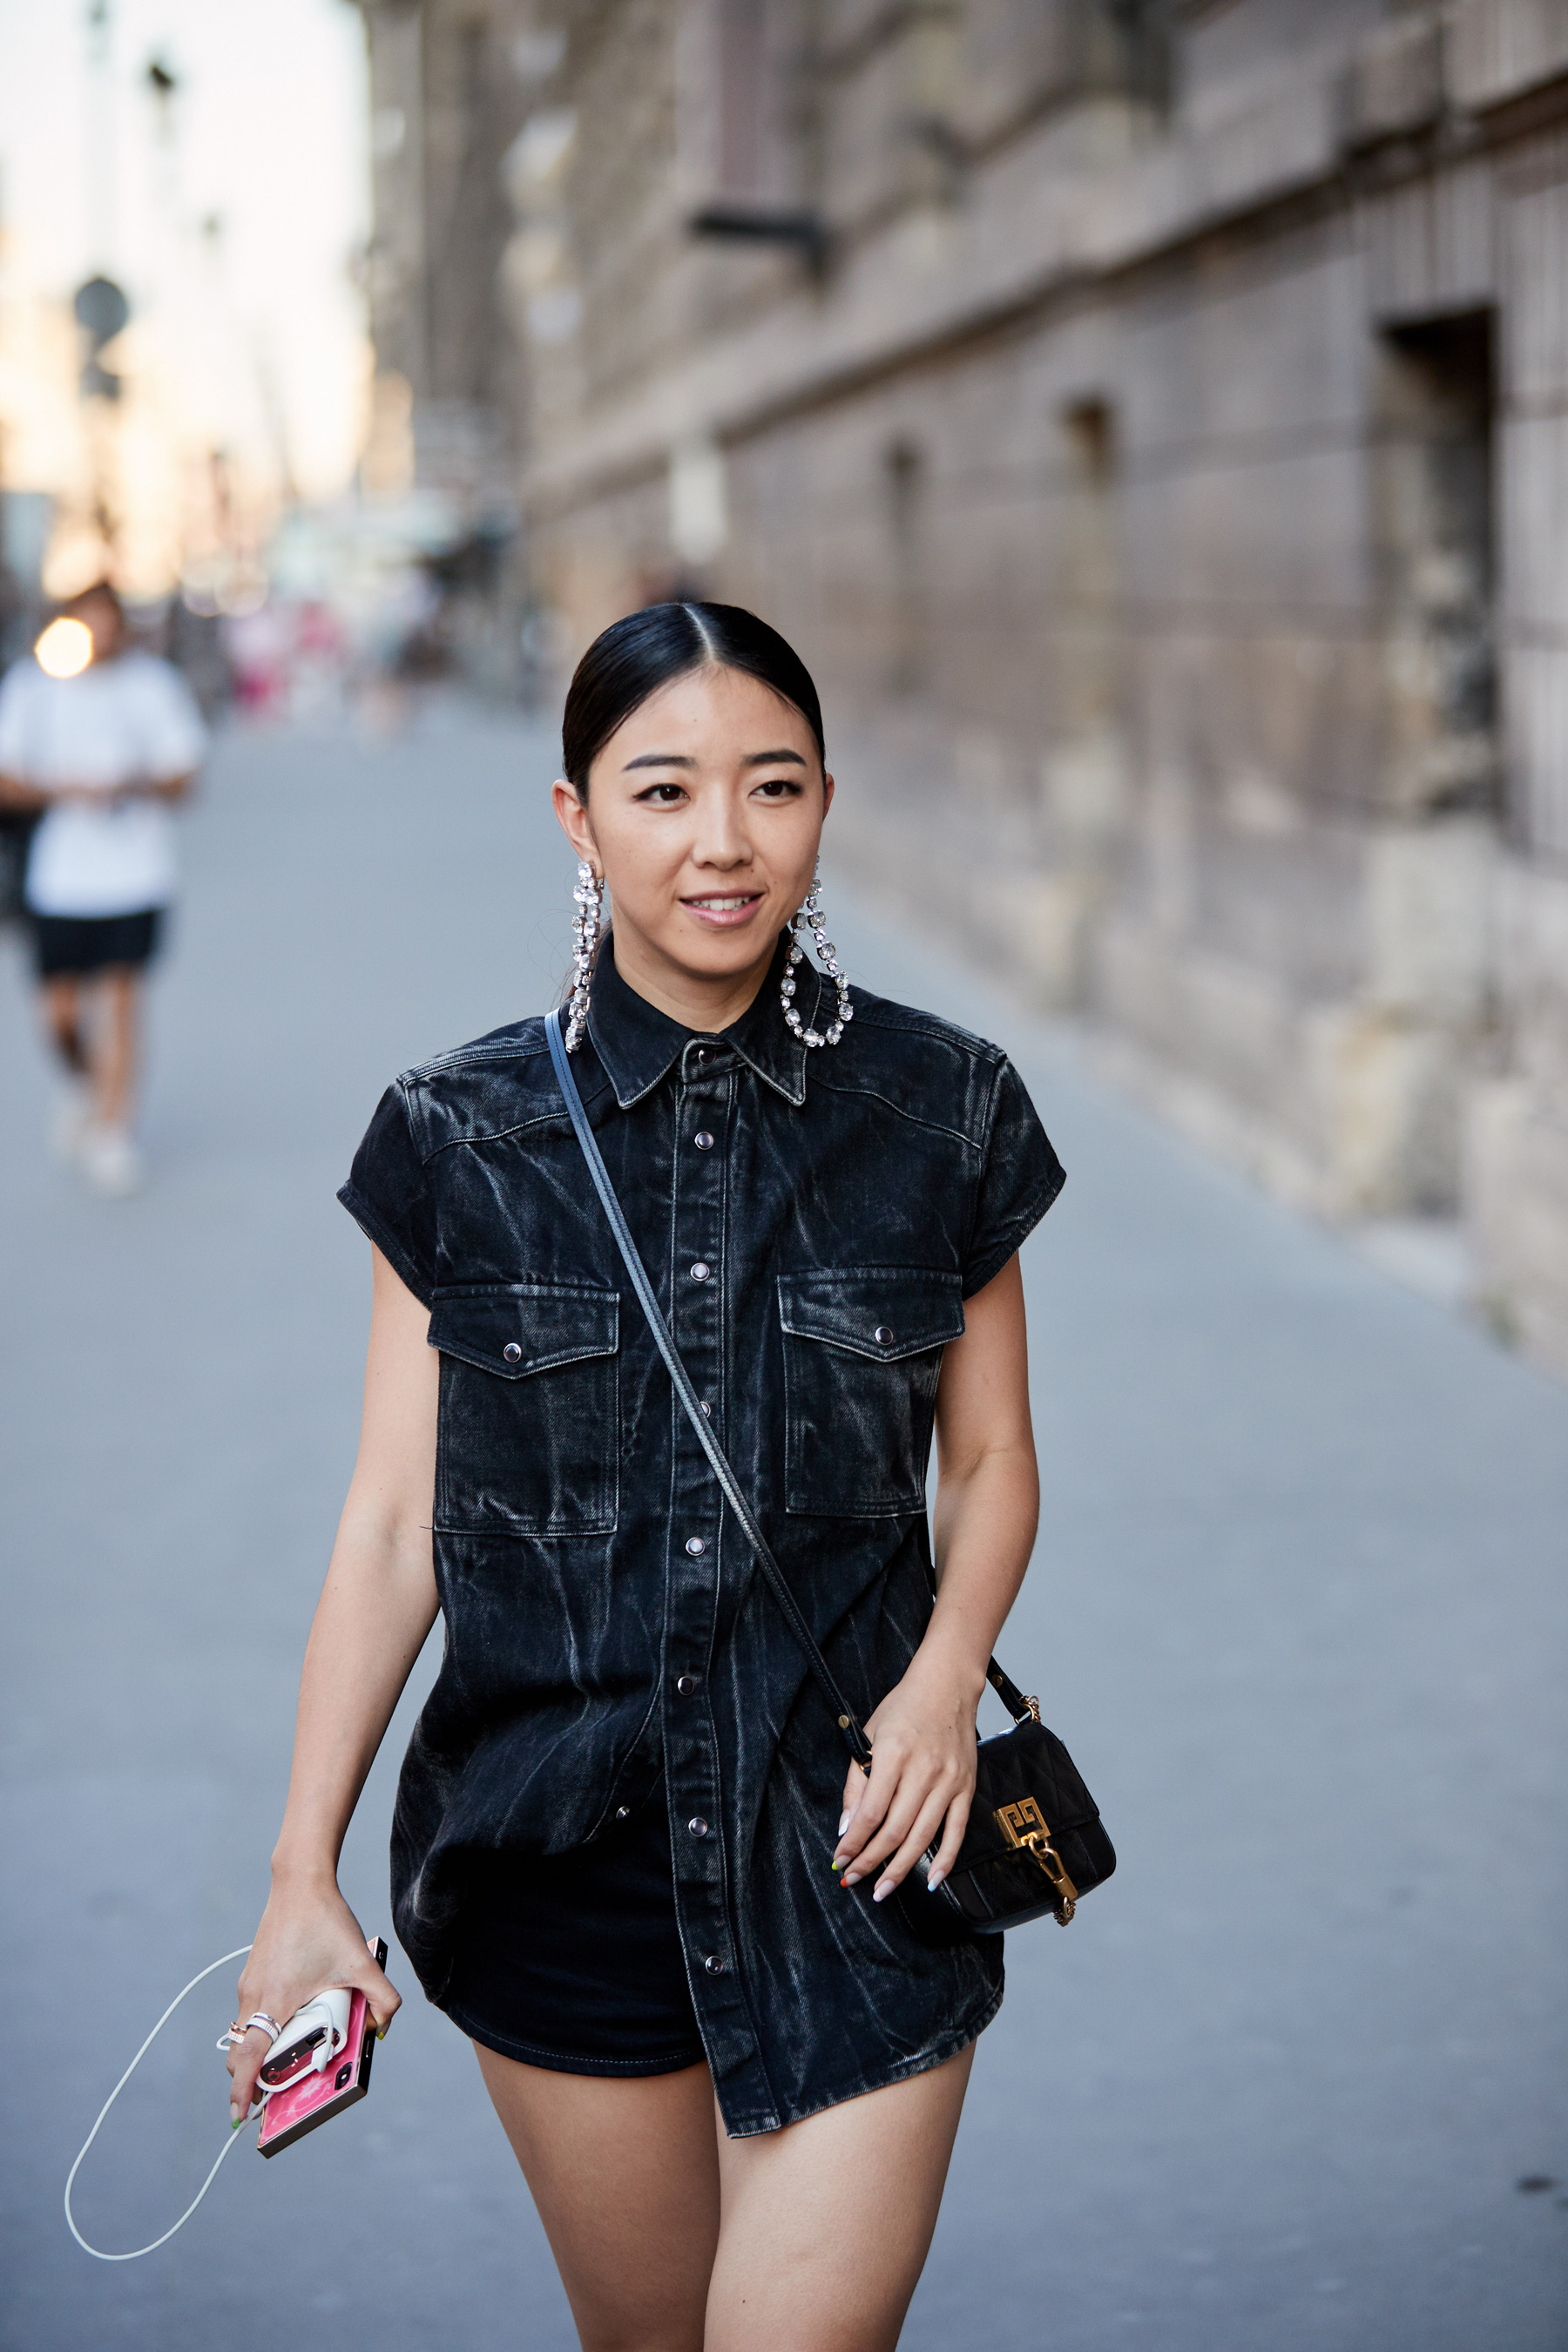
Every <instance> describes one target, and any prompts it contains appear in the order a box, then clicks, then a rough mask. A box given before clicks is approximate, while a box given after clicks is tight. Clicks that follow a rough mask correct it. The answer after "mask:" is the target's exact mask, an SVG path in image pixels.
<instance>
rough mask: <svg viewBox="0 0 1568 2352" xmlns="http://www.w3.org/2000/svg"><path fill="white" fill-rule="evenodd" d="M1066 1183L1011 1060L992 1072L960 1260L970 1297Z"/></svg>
mask: <svg viewBox="0 0 1568 2352" xmlns="http://www.w3.org/2000/svg"><path fill="white" fill-rule="evenodd" d="M1066 1181H1067V1171H1066V1170H1065V1169H1064V1168H1063V1166H1062V1163H1061V1161H1060V1160H1058V1158H1057V1155H1056V1153H1055V1152H1054V1151H1053V1150H1052V1149H1051V1145H1050V1139H1049V1138H1048V1136H1047V1133H1046V1130H1045V1129H1044V1128H1043V1127H1042V1126H1041V1125H1040V1121H1039V1118H1038V1115H1037V1112H1036V1109H1035V1106H1034V1104H1033V1103H1032V1102H1031V1101H1030V1100H1029V1097H1028V1093H1027V1090H1026V1087H1025V1085H1024V1082H1023V1080H1022V1078H1020V1076H1018V1073H1017V1071H1016V1069H1015V1068H1014V1067H1013V1065H1012V1063H1011V1062H1004V1063H1003V1064H1002V1066H1001V1068H1000V1069H999V1070H998V1071H997V1073H996V1083H995V1086H994V1088H993V1091H992V1096H991V1115H990V1124H989V1131H988V1133H987V1136H986V1142H985V1160H984V1166H983V1167H982V1169H981V1171H980V1184H979V1191H978V1195H977V1198H976V1201H975V1210H974V1223H973V1227H972V1229H971V1232H970V1236H969V1246H968V1248H967V1250H966V1251H965V1253H964V1260H963V1295H964V1297H965V1298H973V1296H974V1294H975V1292H976V1291H977V1290H983V1289H984V1287H985V1285H986V1284H987V1283H988V1282H989V1281H990V1280H991V1277H992V1276H993V1275H996V1274H1000V1273H1001V1271H1002V1268H1003V1267H1004V1266H1005V1265H1006V1263H1007V1261H1008V1259H1009V1258H1010V1257H1011V1256H1012V1255H1013V1254H1014V1252H1015V1251H1016V1249H1018V1248H1019V1247H1020V1246H1021V1245H1022V1244H1023V1243H1024V1242H1025V1241H1026V1239H1027V1238H1028V1236H1029V1234H1032V1233H1033V1231H1034V1229H1035V1227H1036V1226H1037V1224H1038V1223H1039V1222H1040V1219H1041V1218H1042V1217H1043V1216H1044V1215H1045V1213H1046V1211H1047V1209H1048V1208H1049V1207H1050V1205H1051V1202H1053V1201H1054V1200H1055V1199H1056V1197H1057V1194H1058V1192H1060V1191H1061V1189H1062V1186H1063V1185H1064V1184H1065V1183H1066Z"/></svg>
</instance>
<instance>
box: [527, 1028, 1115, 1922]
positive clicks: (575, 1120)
mask: <svg viewBox="0 0 1568 2352" xmlns="http://www.w3.org/2000/svg"><path fill="white" fill-rule="evenodd" d="M544 1027H545V1034H546V1036H547V1037H548V1039H549V1042H550V1055H551V1059H552V1062H553V1063H554V1065H555V1075H556V1076H557V1078H558V1079H559V1080H560V1083H561V1091H562V1094H563V1096H564V1097H565V1100H566V1108H567V1110H568V1111H569V1112H570V1114H571V1118H572V1125H573V1127H574V1129H575V1130H576V1135H577V1140H578V1142H579V1143H580V1144H581V1145H582V1147H583V1157H584V1160H586V1161H587V1163H588V1173H589V1174H590V1176H592V1178H593V1180H594V1188H595V1192H597V1193H598V1195H599V1198H600V1200H601V1201H602V1202H604V1206H605V1215H606V1216H607V1217H608V1219H609V1221H610V1230H611V1232H612V1233H613V1234H615V1237H616V1247H617V1248H618V1249H619V1251H620V1253H621V1255H622V1257H623V1258H624V1259H625V1260H626V1272H627V1274H628V1275H629V1276H631V1283H632V1288H633V1289H634V1290H635V1291H636V1292H637V1303H638V1305H639V1306H640V1307H641V1308H642V1311H643V1313H644V1314H645V1315H646V1316H647V1321H648V1328H649V1329H650V1330H651V1331H652V1333H653V1336H654V1339H655V1340H656V1341H657V1342H658V1351H659V1353H660V1355H661V1356H662V1357H663V1358H664V1360H665V1362H666V1364H667V1365H668V1368H669V1377H670V1379H671V1380H672V1381H674V1383H675V1393H676V1395H677V1396H678V1397H679V1400H680V1402H681V1404H682V1406H683V1407H684V1409H685V1412H686V1416H687V1419H688V1420H689V1422H690V1423H691V1426H692V1428H693V1429H694V1430H695V1431H696V1433H697V1437H698V1441H699V1443H700V1445H701V1447H702V1451H703V1453H704V1454H706V1455H707V1457H708V1461H709V1464H710V1467H711V1469H712V1472H713V1475H714V1476H715V1477H716V1478H717V1480H718V1481H719V1485H720V1487H721V1491H722V1493H723V1496H724V1499H725V1501H726V1502H727V1503H728V1504H729V1506H730V1508H731V1511H733V1513H734V1515H735V1517H736V1518H737V1519H738V1520H739V1522H740V1525H741V1528H742V1533H743V1534H744V1536H745V1538H746V1540H747V1542H748V1543H749V1544H750V1546H751V1548H752V1551H753V1553H754V1554H755V1555H756V1561H757V1566H758V1567H759V1568H760V1569H761V1570H762V1572H763V1577H764V1579H765V1580H766V1582H767V1585H768V1589H769V1591H771V1592H772V1594H773V1599H774V1600H775V1601H777V1603H778V1605H779V1607H780V1608H781V1609H782V1610H783V1612H784V1619H785V1622H787V1624H788V1626H789V1629H790V1631H791V1633H793V1634H794V1635H795V1640H796V1641H797V1642H798V1643H800V1646H801V1648H802V1650H803V1651H804V1652H805V1658H806V1663H807V1664H808V1665H809V1666H810V1668H811V1671H812V1674H813V1675H815V1677H816V1683H817V1685H818V1687H819V1689H820V1690H821V1691H822V1693H823V1695H824V1696H825V1697H826V1700H827V1702H828V1705H829V1706H831V1707H832V1709H833V1712H834V1714H835V1715H836V1716H837V1718H838V1728H839V1730H840V1731H842V1732H843V1734H844V1736H845V1738H846V1740H847V1743H848V1748H849V1752H850V1754H851V1756H852V1757H853V1758H854V1759H855V1761H856V1763H857V1764H858V1765H859V1767H860V1769H861V1770H862V1771H863V1772H869V1771H870V1769H871V1748H870V1742H869V1741H868V1738H867V1737H866V1734H865V1733H864V1731H863V1730H862V1729H861V1727H860V1725H859V1723H858V1720H857V1718H856V1715H855V1711H854V1709H853V1707H851V1706H850V1705H849V1702H848V1701H847V1698H846V1697H845V1696H844V1694H843V1692H842V1691H841V1690H840V1689H839V1687H838V1684H837V1680H836V1678H835V1676H834V1674H833V1670H832V1668H831V1667H830V1666H829V1665H828V1663H827V1661H826V1658H825V1657H824V1656H823V1654H822V1652H821V1651H820V1649H818V1647H817V1645H816V1640H815V1638H814V1636H813V1634H812V1631H811V1628H810V1626H809V1625H808V1624H807V1623H806V1622H805V1617H804V1616H803V1615H802V1614H801V1611H800V1607H799V1604H798V1603H797V1601H796V1600H795V1595H794V1593H793V1592H792V1591H790V1588H789V1586H788V1584H787V1583H786V1582H785V1580H784V1570H782V1569H781V1568H780V1566H779V1564H778V1562H777V1560H776V1559H774V1558H773V1552H772V1550H771V1549H770V1548H769V1545H768V1540H767V1538H766V1537H765V1536H764V1535H763V1531H762V1528H760V1527H759V1526H758V1524H757V1519H756V1515H755V1513H754V1512H753V1511H752V1507H751V1505H750V1504H749V1503H748V1502H747V1500H746V1497H745V1496H744V1494H743V1493H742V1490H741V1487H740V1485H739V1483H738V1481H737V1480H736V1477H735V1474H734V1472H733V1471H732V1470H731V1467H730V1463H729V1458H728V1456H727V1455H726V1454H725V1453H724V1450H723V1448H722V1446H721V1444H720V1443H719V1441H718V1439H717V1437H715V1435H714V1434H713V1430H712V1426H711V1424H710V1422H709V1420H708V1417H707V1415H706V1414H705V1413H704V1412H703V1410H702V1407H701V1405H700V1402H699V1401H698V1396H697V1391H696V1390H695V1389H694V1388H693V1387H692V1385H691V1381H690V1377H689V1374H688V1372H687V1370H686V1367H685V1365H684V1364H683V1363H682V1362H681V1360H680V1358H679V1354H678V1353H677V1351H676V1346H675V1341H674V1340H673V1339H671V1337H670V1333H669V1327H668V1324H667V1323H666V1321H665V1319H664V1317H663V1315H662V1314H661V1313H660V1311H659V1305H658V1299H657V1298H656V1297H654V1292H653V1286H652V1284H651V1283H650V1282H649V1280H648V1278H647V1270H646V1268H645V1267H644V1265H643V1262H642V1259H641V1258H640V1257H639V1256H638V1255H637V1244H636V1243H635V1242H634V1241H633V1239H632V1235H631V1228H630V1226H629V1225H628V1224H627V1223H626V1217H625V1216H624V1214H623V1213H622V1210H621V1204H620V1202H619V1201H618V1200H617V1199H616V1190H615V1187H614V1185H613V1184H612V1183H611V1181H610V1176H609V1171H608V1170H607V1169H606V1167H605V1162H604V1158H603V1155H602V1154H601V1152H600V1150H599V1146H598V1143H597V1142H596V1140H595V1136H594V1130H593V1129H592V1128H591V1127H590V1126H589V1124H588V1114H587V1112H586V1111H585V1110H584V1108H583V1098H582V1097H581V1095H580V1094H579V1093H578V1091H577V1081H576V1079H575V1078H574V1076H573V1074H572V1065H571V1063H570V1062H569V1061H568V1060H567V1058H566V1047H565V1044H564V1042H563V1038H562V1034H561V1015H560V1013H559V1012H552V1013H549V1014H548V1015H547V1016H546V1019H545V1024H544ZM985 1678H986V1680H987V1682H989V1684H990V1685H991V1687H992V1689H993V1690H994V1691H995V1692H996V1694H997V1696H998V1697H999V1698H1000V1699H1001V1701H1002V1704H1003V1705H1004V1706H1005V1708H1006V1709H1007V1712H1008V1714H1009V1715H1011V1716H1012V1717H1013V1727H1012V1729H1011V1730H1010V1731H1004V1732H1001V1733H999V1734H998V1735H997V1737H996V1738H994V1739H982V1740H981V1741H979V1743H978V1749H979V1754H978V1769H977V1775H976V1780H975V1787H974V1801H973V1805H972V1806H971V1808H970V1813H969V1823H968V1827H967V1828H966V1830H965V1832H964V1836H963V1845H962V1847H961V1848H960V1850H959V1854H958V1859H957V1860H956V1862H955V1863H954V1864H953V1865H952V1870H951V1871H950V1872H949V1874H948V1875H947V1876H946V1878H944V1879H943V1880H942V1883H941V1885H939V1886H938V1888H937V1890H936V1899H935V1901H934V1902H933V1901H932V1900H931V1899H930V1895H929V1893H928V1891H927V1890H926V1888H925V1886H924V1884H923V1882H924V1880H925V1877H926V1874H927V1872H928V1871H929V1869H930V1866H931V1854H932V1853H934V1852H935V1848H934V1846H933V1847H932V1848H931V1852H930V1853H925V1854H922V1855H921V1859H920V1861H919V1862H918V1863H917V1864H916V1865H915V1874H918V1876H919V1878H920V1880H921V1887H920V1889H919V1891H918V1893H917V1894H915V1895H914V1899H911V1900H910V1901H907V1902H905V1903H904V1904H903V1906H902V1907H903V1911H904V1916H905V1917H906V1918H907V1919H908V1920H909V1921H910V1925H911V1927H914V1929H915V1931H916V1932H917V1934H919V1935H920V1936H921V1937H922V1938H923V1939H924V1940H926V1941H928V1942H941V1943H951V1942H952V1941H953V1940H954V1938H955V1937H962V1936H963V1935H964V1934H966V1933H967V1934H979V1935H995V1934H998V1933H999V1932H1000V1931H1001V1930H1002V1929H1003V1928H1005V1927H1022V1926H1023V1925H1024V1924H1025V1922H1026V1920H1029V1919H1039V1918H1043V1917H1044V1916H1045V1915H1046V1914H1047V1912H1049V1913H1050V1915H1051V1916H1052V1917H1053V1918H1055V1919H1057V1920H1058V1922H1059V1923H1060V1925H1061V1926H1062V1927H1066V1926H1067V1924H1068V1920H1069V1919H1070V1918H1071V1917H1072V1916H1073V1913H1074V1911H1075V1910H1076V1908H1077V1906H1078V1905H1079V1901H1080V1899H1081V1898H1082V1897H1083V1896H1084V1895H1088V1894H1089V1893H1090V1892H1091V1890H1092V1889H1093V1888H1095V1887H1096V1886H1099V1885H1102V1884H1103V1882H1104V1881H1105V1880H1106V1879H1108V1878H1109V1877H1110V1874H1111V1872H1112V1871H1113V1870H1114V1869H1115V1867H1116V1853H1115V1849H1114V1848H1113V1846H1112V1845H1111V1843H1110V1838H1109V1837H1107V1835H1106V1833H1105V1831H1104V1828H1103V1827H1102V1825H1101V1822H1100V1810H1099V1807H1098V1806H1097V1805H1096V1804H1095V1801H1094V1799H1093V1798H1092V1797H1091V1796H1090V1795H1089V1790H1087V1789H1086V1788H1085V1786H1084V1784H1083V1781H1082V1780H1081V1778H1080V1777H1079V1771H1078V1769H1077V1767H1076V1766H1075V1765H1074V1763H1073V1760H1072V1758H1071V1757H1070V1756H1069V1755H1068V1752H1067V1749H1066V1748H1064V1747H1063V1745H1062V1743H1061V1741H1060V1740H1059V1739H1058V1738H1057V1736H1056V1734H1055V1732H1054V1731H1049V1730H1047V1727H1046V1726H1045V1725H1044V1724H1043V1723H1042V1722H1041V1721H1040V1703H1039V1701H1038V1699H1033V1698H1026V1697H1025V1696H1024V1695H1023V1693H1022V1691H1020V1690H1019V1688H1018V1685H1016V1683H1015V1682H1012V1681H1010V1680H1009V1678H1008V1677H1007V1675H1005V1674H1004V1673H1003V1671H1002V1669H1001V1667H1000V1666H999V1665H998V1664H997V1663H996V1661H995V1659H994V1658H993V1659H992V1660H991V1661H990V1663H989V1664H988V1665H987V1666H986V1669H985ZM911 1875H913V1874H911ZM910 1892H911V1890H910V1887H909V1885H908V1882H907V1881H906V1883H905V1885H904V1886H903V1887H901V1888H900V1895H905V1894H909V1893H910Z"/></svg>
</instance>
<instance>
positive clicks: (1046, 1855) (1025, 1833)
mask: <svg viewBox="0 0 1568 2352" xmlns="http://www.w3.org/2000/svg"><path fill="white" fill-rule="evenodd" d="M996 1826H997V1828H998V1829H999V1830H1000V1831H1001V1832H1002V1834H1003V1836H1004V1837H1005V1839H1006V1841H1007V1843H1008V1844H1009V1845H1013V1846H1016V1847H1018V1848H1019V1850H1020V1851H1021V1852H1022V1853H1032V1854H1033V1855H1034V1857H1035V1860H1036V1861H1037V1863H1038V1864H1039V1865H1040V1868H1041V1869H1042V1870H1043V1871H1044V1872H1045V1874H1046V1876H1047V1878H1048V1879H1049V1880H1050V1882H1051V1885H1053V1886H1054V1887H1055V1889H1056V1893H1057V1903H1056V1915H1057V1925H1058V1927H1066V1926H1067V1924H1068V1920H1069V1919H1070V1918H1071V1917H1072V1915H1073V1913H1074V1912H1075V1911H1076V1910H1077V1909H1078V1888H1077V1887H1076V1886H1075V1885H1073V1883H1072V1880H1071V1879H1070V1878H1069V1877H1068V1874H1067V1872H1066V1870H1065V1869H1064V1868H1063V1867H1062V1858H1061V1856H1060V1854H1059V1853H1058V1852H1057V1850H1056V1848H1055V1846H1054V1845H1053V1844H1052V1843H1051V1832H1050V1829H1049V1826H1048V1824H1047V1821H1046V1817H1045V1815H1044V1813H1042V1812H1041V1811H1040V1809H1039V1807H1038V1805H1037V1804H1036V1802H1035V1801H1034V1799H1033V1797H1021V1798H1020V1799H1019V1801H1018V1802H1017V1803H1016V1805H998V1806H997V1808H996Z"/></svg>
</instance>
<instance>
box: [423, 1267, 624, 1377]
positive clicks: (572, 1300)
mask: <svg viewBox="0 0 1568 2352" xmlns="http://www.w3.org/2000/svg"><path fill="white" fill-rule="evenodd" d="M620 1312H621V1300H620V1293H619V1292H618V1291H615V1290H596V1289H592V1288H590V1287H589V1286H587V1285H586V1284H579V1283H572V1282H509V1283H498V1284H495V1285H493V1286H487V1287H486V1288H484V1289H482V1290H479V1289H476V1290H446V1291H437V1294H436V1302H435V1305H434V1306H433V1307H432V1308H431V1310H430V1345H431V1346H432V1347H433V1348H439V1349H440V1350H441V1353H442V1354H443V1355H444V1356H458V1357H460V1358H461V1359H462V1360H463V1362H464V1363H465V1364H476V1365H477V1366H478V1367H479V1370H480V1371H482V1372H499V1373H500V1377H501V1379H502V1380H505V1381H521V1380H525V1379H526V1378H527V1376H528V1374H529V1373H530V1372H545V1371H548V1370H550V1369H551V1367H552V1365H555V1364H575V1363H580V1362H581V1361H582V1360H584V1358H585V1357H588V1356H613V1355H614V1354H615V1352H616V1348H617V1346H618V1345H619V1343H620Z"/></svg>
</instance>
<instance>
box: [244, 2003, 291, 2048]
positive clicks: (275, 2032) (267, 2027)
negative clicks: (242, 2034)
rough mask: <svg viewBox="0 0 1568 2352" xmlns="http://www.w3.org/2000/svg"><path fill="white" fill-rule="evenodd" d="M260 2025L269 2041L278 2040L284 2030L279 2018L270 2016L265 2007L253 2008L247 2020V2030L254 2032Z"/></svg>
mask: <svg viewBox="0 0 1568 2352" xmlns="http://www.w3.org/2000/svg"><path fill="white" fill-rule="evenodd" d="M258 2026H259V2027H260V2029H261V2031H262V2032H263V2033H265V2034H266V2036H267V2038H268V2041H269V2042H276V2041H277V2039H278V2036H279V2034H280V2033H281V2032H282V2031H283V2028H282V2027H281V2026H280V2025H279V2022H278V2020H277V2019H276V2018H275V2017H268V2014H267V2011H265V2010H264V2009H253V2010H252V2011H251V2012H250V2015H249V2016H248V2017H247V2019H246V2021H245V2031H246V2032H247V2033H253V2032H255V2031H256V2029H257V2027H258Z"/></svg>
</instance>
